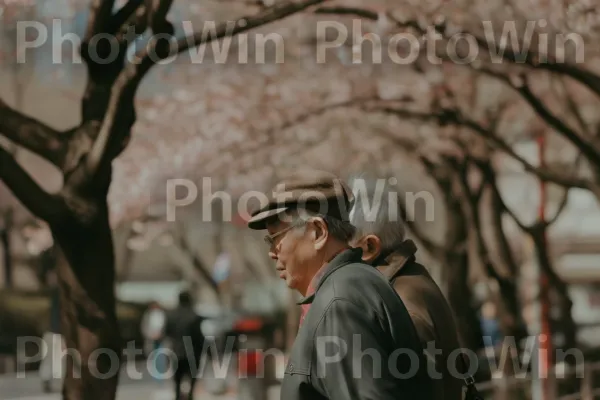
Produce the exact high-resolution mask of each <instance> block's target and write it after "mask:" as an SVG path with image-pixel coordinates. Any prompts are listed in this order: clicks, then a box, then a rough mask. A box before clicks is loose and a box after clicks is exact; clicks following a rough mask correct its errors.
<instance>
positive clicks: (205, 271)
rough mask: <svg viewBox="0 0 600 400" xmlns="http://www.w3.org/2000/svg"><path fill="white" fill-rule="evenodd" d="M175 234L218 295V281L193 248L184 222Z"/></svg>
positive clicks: (182, 248)
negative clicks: (186, 235)
mask: <svg viewBox="0 0 600 400" xmlns="http://www.w3.org/2000/svg"><path fill="white" fill-rule="evenodd" d="M174 236H175V237H176V238H177V239H179V240H178V241H177V245H178V246H179V248H180V249H181V250H182V251H183V253H184V254H186V255H187V256H188V257H189V259H190V261H191V263H192V265H193V266H194V269H195V270H196V271H197V272H198V273H199V274H200V275H201V276H202V278H203V279H204V281H205V282H206V283H207V284H208V285H209V286H210V287H211V288H212V289H213V291H214V292H215V294H216V295H217V296H219V285H218V283H217V282H215V280H214V279H213V277H212V276H211V275H210V272H209V271H208V269H207V268H206V266H205V265H204V262H202V260H201V259H200V258H199V257H198V255H197V254H196V252H195V251H193V250H192V248H191V246H190V244H189V242H188V240H187V238H186V237H185V227H184V225H183V223H179V224H177V228H176V232H175V235H174Z"/></svg>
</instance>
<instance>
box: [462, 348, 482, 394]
mask: <svg viewBox="0 0 600 400" xmlns="http://www.w3.org/2000/svg"><path fill="white" fill-rule="evenodd" d="M460 359H461V360H462V365H463V371H464V374H467V372H468V371H469V364H468V363H467V359H466V357H465V353H462V352H461V353H460ZM463 382H464V385H465V387H466V389H467V390H466V393H465V400H483V396H482V395H481V393H479V390H477V387H476V386H475V378H473V375H467V376H466V377H465V378H464V379H463Z"/></svg>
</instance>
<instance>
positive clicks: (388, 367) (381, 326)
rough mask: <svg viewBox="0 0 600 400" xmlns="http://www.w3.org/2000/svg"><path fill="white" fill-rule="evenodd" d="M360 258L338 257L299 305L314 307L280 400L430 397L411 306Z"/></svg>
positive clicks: (356, 252) (354, 252)
mask: <svg viewBox="0 0 600 400" xmlns="http://www.w3.org/2000/svg"><path fill="white" fill-rule="evenodd" d="M361 255H362V251H361V250H360V249H351V250H346V251H344V252H342V253H341V254H339V255H338V256H336V257H335V258H334V259H333V260H332V261H331V262H330V263H329V265H327V266H326V267H325V268H326V270H325V272H324V274H323V276H322V277H321V279H320V280H319V282H318V283H317V285H316V288H315V293H314V294H312V295H309V296H308V297H307V298H305V299H304V300H303V301H302V302H301V304H308V303H311V306H310V310H309V311H308V313H307V314H306V317H305V319H304V321H303V323H302V325H301V327H300V330H299V331H298V335H297V337H296V340H295V342H294V345H293V347H292V350H291V352H290V358H289V361H288V365H287V367H286V370H285V375H284V379H283V384H282V388H281V399H282V400H300V399H302V400H304V399H306V400H319V399H331V400H353V399H365V400H366V399H377V400H386V399H390V400H391V399H395V400H397V399H432V398H433V397H432V395H431V392H430V389H431V385H430V384H429V383H428V378H427V377H426V372H427V370H426V365H425V360H424V355H423V350H422V348H421V344H420V341H419V338H418V336H417V332H416V330H415V327H414V326H413V324H412V322H411V319H410V316H409V314H408V311H407V310H406V307H405V306H404V304H403V303H402V300H401V299H400V298H399V297H398V295H397V294H396V293H395V291H394V289H393V288H392V286H391V285H390V284H389V282H388V281H387V280H386V279H384V278H383V277H382V275H381V274H380V273H379V272H378V271H377V270H376V269H375V268H373V267H371V266H369V265H366V264H364V263H362V261H361ZM336 354H338V355H339V356H338V357H337V359H336ZM401 374H404V377H403V376H402V375H401Z"/></svg>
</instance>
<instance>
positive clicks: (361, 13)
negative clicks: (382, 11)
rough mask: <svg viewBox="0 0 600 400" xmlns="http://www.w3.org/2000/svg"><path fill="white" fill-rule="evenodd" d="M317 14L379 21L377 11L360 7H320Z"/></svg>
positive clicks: (316, 11)
mask: <svg viewBox="0 0 600 400" xmlns="http://www.w3.org/2000/svg"><path fill="white" fill-rule="evenodd" d="M315 14H334V15H351V16H357V17H361V18H365V19H370V20H372V21H377V19H379V15H378V14H377V13H376V12H375V11H371V10H367V9H366V8H359V7H344V6H331V7H319V8H317V9H316V10H315Z"/></svg>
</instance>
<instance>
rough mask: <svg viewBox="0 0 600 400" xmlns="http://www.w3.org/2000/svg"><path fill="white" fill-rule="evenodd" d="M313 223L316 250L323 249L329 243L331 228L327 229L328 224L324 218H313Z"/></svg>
mask: <svg viewBox="0 0 600 400" xmlns="http://www.w3.org/2000/svg"><path fill="white" fill-rule="evenodd" d="M311 222H312V224H313V227H314V228H313V231H312V235H313V240H314V243H315V250H321V249H323V247H325V244H326V243H327V238H329V230H328V229H327V224H326V223H325V221H323V219H322V218H314V219H312V220H311Z"/></svg>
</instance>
